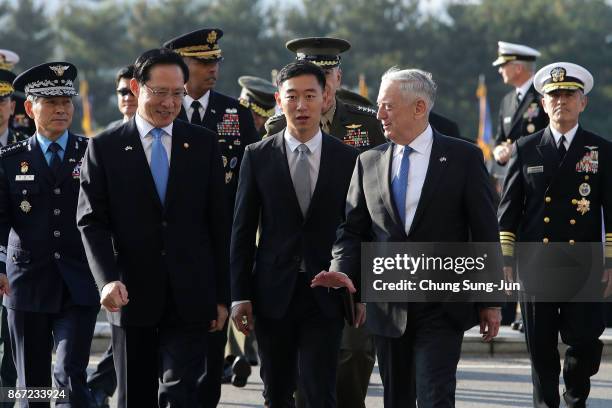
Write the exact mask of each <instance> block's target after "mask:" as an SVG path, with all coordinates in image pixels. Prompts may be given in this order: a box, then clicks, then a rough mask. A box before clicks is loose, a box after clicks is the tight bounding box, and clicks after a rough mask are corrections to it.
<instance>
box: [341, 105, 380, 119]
mask: <svg viewBox="0 0 612 408" xmlns="http://www.w3.org/2000/svg"><path fill="white" fill-rule="evenodd" d="M346 109H347V110H348V111H350V112H353V113H359V114H361V115H366V116H374V117H376V114H377V112H376V109H374V108H370V107H368V106H361V105H352V104H350V103H347V104H346Z"/></svg>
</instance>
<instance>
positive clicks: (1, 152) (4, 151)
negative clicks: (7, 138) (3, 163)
mask: <svg viewBox="0 0 612 408" xmlns="http://www.w3.org/2000/svg"><path fill="white" fill-rule="evenodd" d="M30 150H32V147H31V146H30V144H29V143H28V141H27V140H24V141H22V142H17V143H13V144H10V145H6V146H4V147H2V148H0V157H8V156H12V155H14V154H16V153H20V152H27V151H30Z"/></svg>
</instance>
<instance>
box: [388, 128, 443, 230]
mask: <svg viewBox="0 0 612 408" xmlns="http://www.w3.org/2000/svg"><path fill="white" fill-rule="evenodd" d="M432 145H433V131H432V130H431V126H430V125H427V129H425V131H424V132H423V133H421V134H420V135H418V136H417V137H416V138H415V139H414V140H413V141H412V142H411V143H410V144H409V145H408V146H410V147H411V148H412V149H413V150H412V152H410V156H409V158H410V167H409V168H408V189H407V191H406V225H405V226H404V229H405V230H406V234H408V231H410V226H411V225H412V221H413V220H414V214H415V213H416V209H417V205H418V204H419V199H420V198H421V190H422V189H423V184H424V183H425V176H426V175H427V168H428V167H429V157H430V156H431V147H432ZM403 154H404V146H403V145H399V144H396V145H395V146H394V149H393V162H392V163H391V180H393V179H394V178H395V177H398V175H399V171H400V165H401V163H402V155H403Z"/></svg>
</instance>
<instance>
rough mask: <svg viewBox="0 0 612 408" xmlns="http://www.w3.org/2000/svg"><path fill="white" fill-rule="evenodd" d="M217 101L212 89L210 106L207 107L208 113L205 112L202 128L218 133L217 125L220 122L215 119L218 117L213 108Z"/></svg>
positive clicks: (209, 100) (209, 98)
mask: <svg viewBox="0 0 612 408" xmlns="http://www.w3.org/2000/svg"><path fill="white" fill-rule="evenodd" d="M215 99H216V98H215V91H213V90H212V89H211V90H210V96H209V97H208V106H207V107H206V112H204V116H203V117H202V126H204V127H205V128H207V129H210V130H212V131H213V132H215V133H217V125H216V124H217V122H218V120H216V119H215V118H216V116H217V111H216V109H215V108H214V107H213V104H214V103H215Z"/></svg>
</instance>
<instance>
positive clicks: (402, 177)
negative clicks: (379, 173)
mask: <svg viewBox="0 0 612 408" xmlns="http://www.w3.org/2000/svg"><path fill="white" fill-rule="evenodd" d="M410 152H412V147H410V146H404V153H403V154H402V162H401V164H400V171H399V173H398V175H397V177H395V178H394V179H393V181H392V182H391V191H392V192H393V201H394V202H395V208H397V212H398V213H399V216H400V219H401V220H402V226H403V227H404V228H406V192H407V191H408V170H409V169H410V158H409V156H410Z"/></svg>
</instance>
